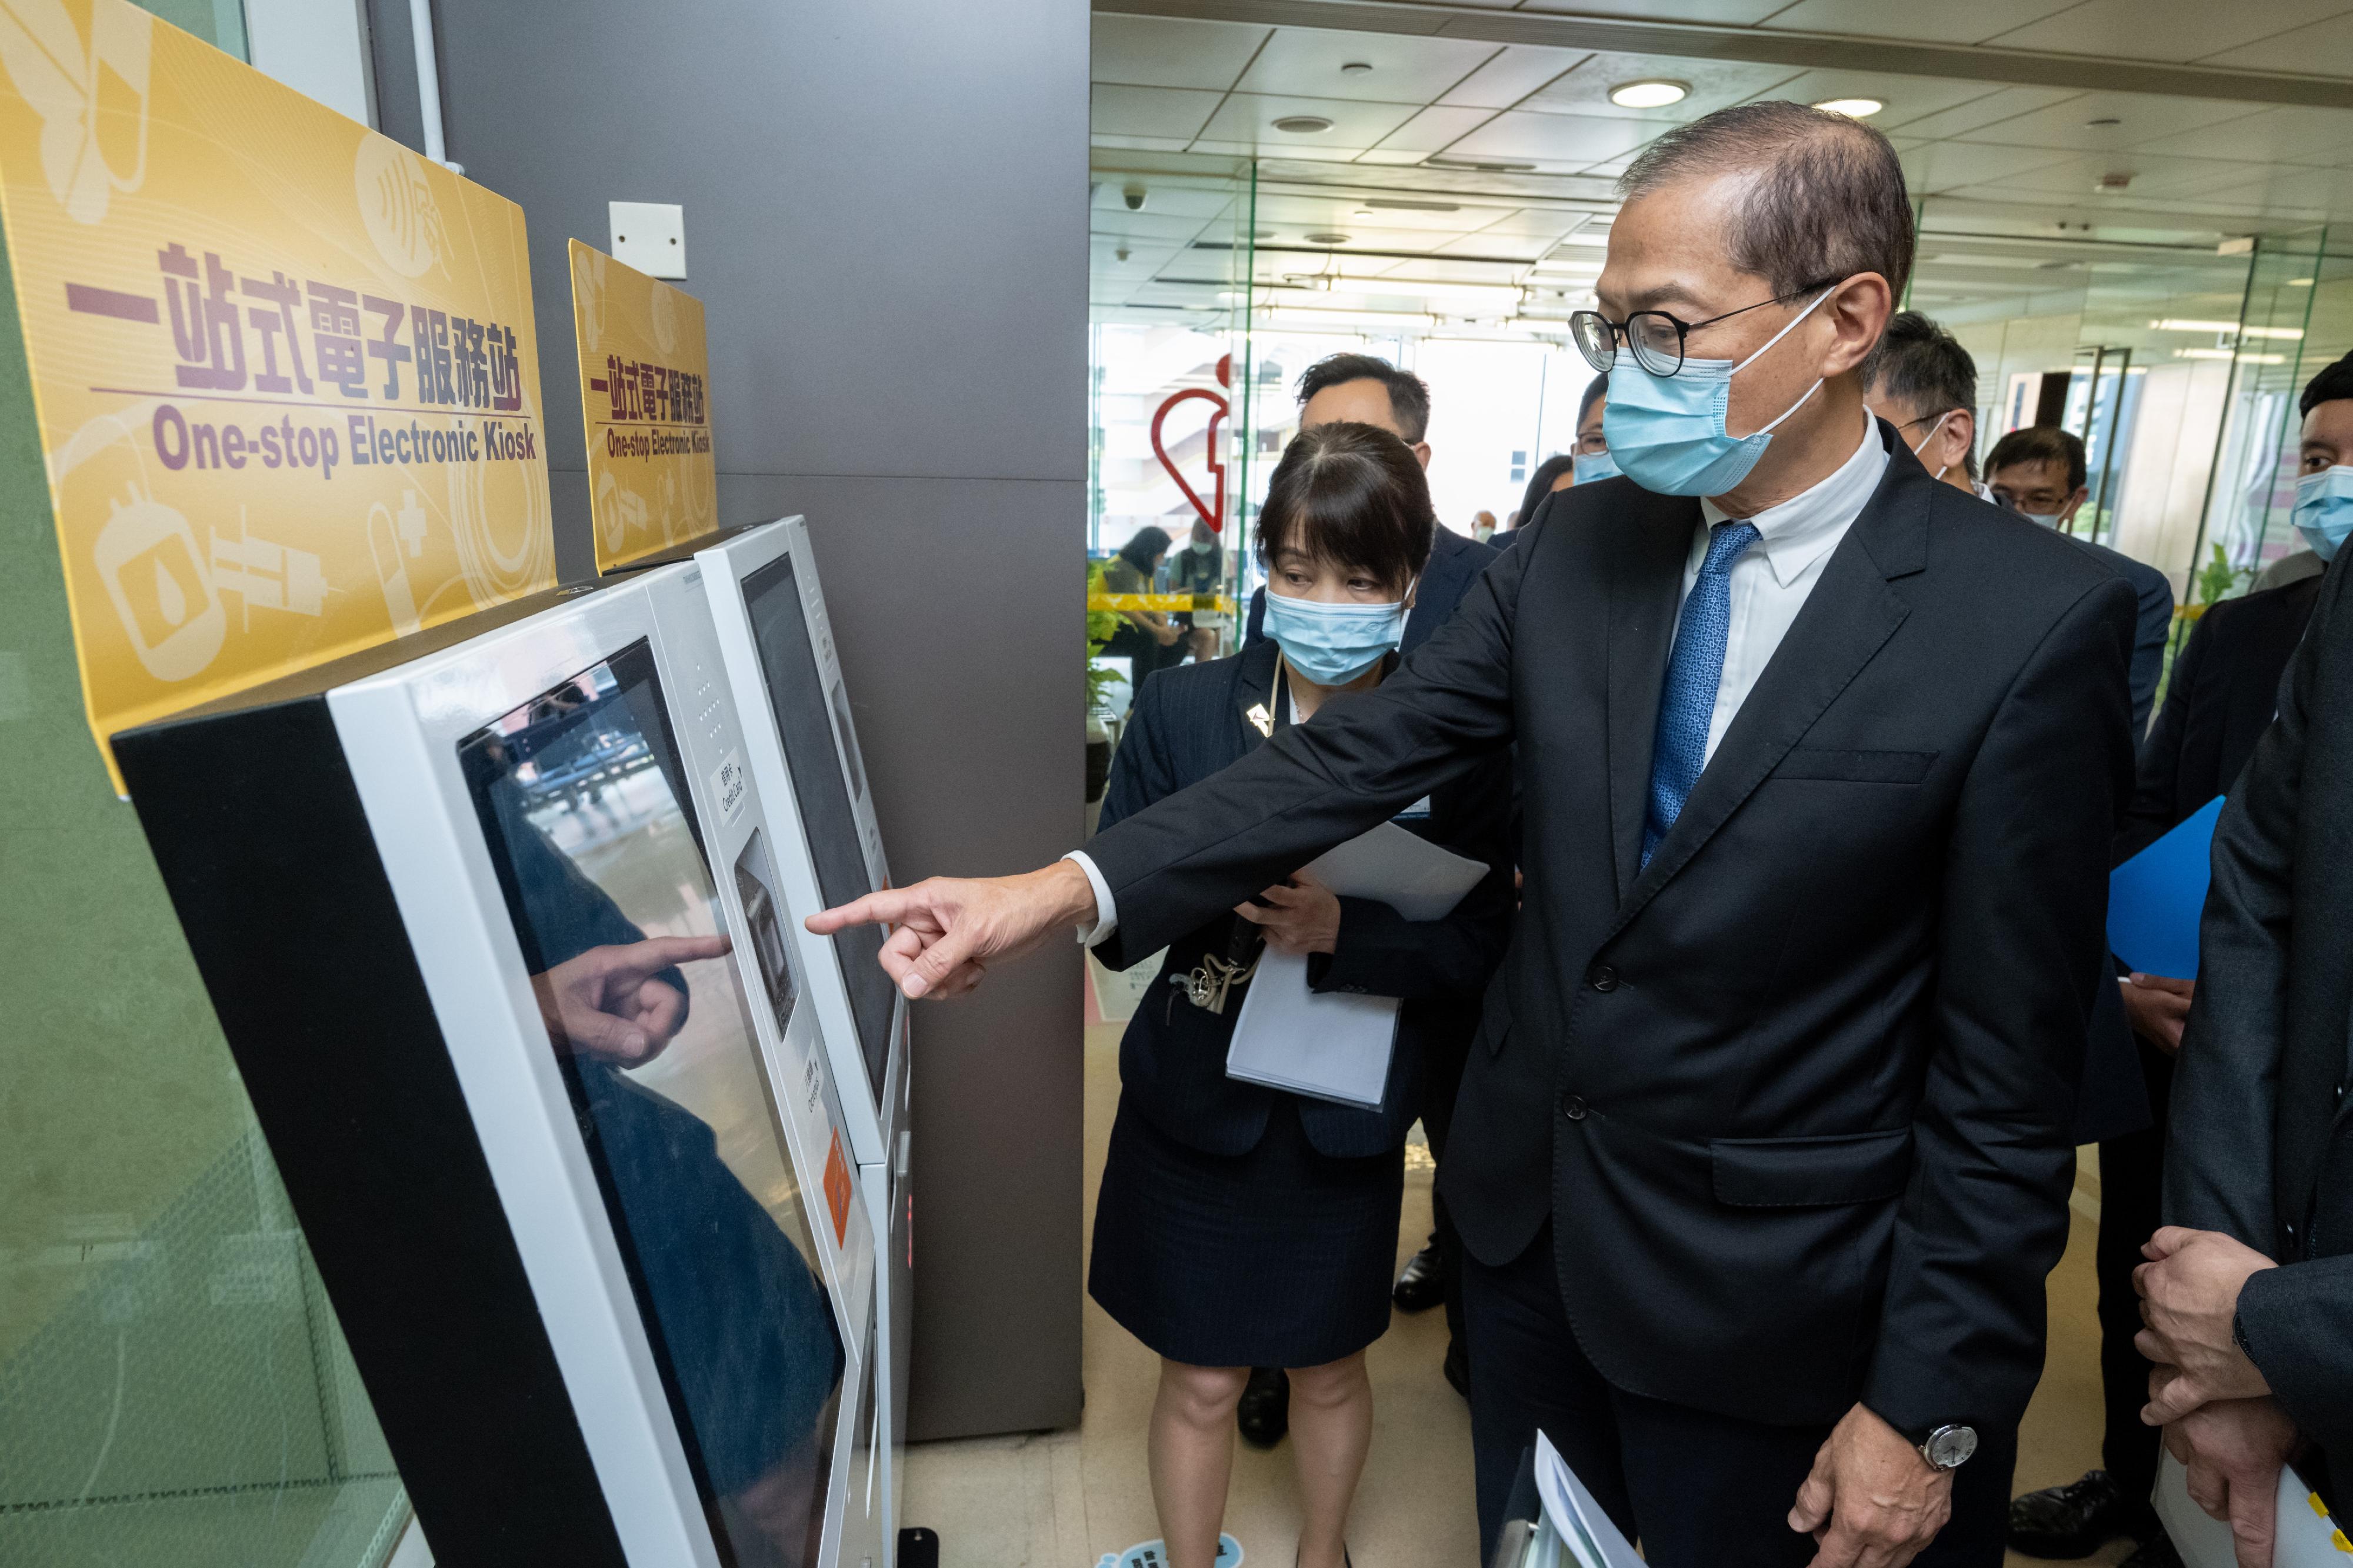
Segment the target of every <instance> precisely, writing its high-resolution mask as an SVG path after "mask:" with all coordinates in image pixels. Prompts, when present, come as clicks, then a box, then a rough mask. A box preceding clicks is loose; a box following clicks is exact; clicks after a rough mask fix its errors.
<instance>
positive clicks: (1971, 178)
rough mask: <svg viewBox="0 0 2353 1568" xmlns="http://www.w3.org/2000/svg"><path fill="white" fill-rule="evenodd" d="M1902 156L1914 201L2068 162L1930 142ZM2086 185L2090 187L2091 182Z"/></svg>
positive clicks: (2012, 150) (2029, 152)
mask: <svg viewBox="0 0 2353 1568" xmlns="http://www.w3.org/2000/svg"><path fill="white" fill-rule="evenodd" d="M1901 156H1902V159H1903V163H1904V183H1905V184H1906V185H1907V186H1909V187H1910V188H1911V192H1912V195H1915V197H1916V196H1927V195H1940V194H1943V193H1945V192H1947V191H1951V190H1954V189H1957V187H1959V186H1962V185H1977V184H1986V183H1988V182H1990V181H1998V180H2007V179H2010V178H2013V177H2014V176H2016V175H2019V174H2025V173H2027V172H2029V171H2030V170H2033V169H2038V168H2042V167H2043V166H2045V165H2047V164H2051V163H2064V162H2067V161H2068V159H2067V154H2066V153H2046V152H2042V151H2041V150H2039V149H2036V148H2032V147H1979V146H1975V145H1973V144H1971V143H1968V142H1930V143H1928V145H1926V147H1920V148H1915V150H1913V151H1912V152H1909V153H1903V154H1902V155H1901ZM2095 177H2096V176H2094V178H2095ZM2085 183H2086V184H2089V180H2088V179H2087V180H2086V182H2085Z"/></svg>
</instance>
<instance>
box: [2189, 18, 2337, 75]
mask: <svg viewBox="0 0 2353 1568" xmlns="http://www.w3.org/2000/svg"><path fill="white" fill-rule="evenodd" d="M2199 63H2200V65H2210V66H2237V67H2240V68H2242V69H2246V70H2274V71H2311V72H2316V73H2319V74H2321V75H2325V76H2353V28H2348V27H2347V26H2345V25H2344V24H2343V23H2342V22H2341V21H2328V22H2316V23H2313V24H2312V25H2311V26H2303V27H2295V28H2292V29H2290V30H2288V31H2286V32H2278V33H2274V34H2272V35H2271V36H2270V37H2265V38H2262V39H2259V40H2257V41H2255V42H2253V43H2248V44H2242V45H2241V46H2240V47H2237V48H2226V49H2221V50H2220V51H2218V52H2216V53H2213V54H2208V55H2200V57H2199Z"/></svg>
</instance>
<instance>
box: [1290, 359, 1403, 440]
mask: <svg viewBox="0 0 2353 1568" xmlns="http://www.w3.org/2000/svg"><path fill="white" fill-rule="evenodd" d="M1352 381H1377V382H1379V383H1380V384H1381V386H1382V389H1383V390H1385V391H1386V392H1388V395H1389V416H1390V417H1391V418H1393V419H1395V420H1396V421H1397V426H1398V433H1399V434H1401V435H1402V436H1404V437H1405V438H1406V440H1407V442H1408V443H1411V442H1415V441H1419V440H1420V439H1421V438H1422V437H1424V436H1426V435H1428V434H1429V433H1430V388H1429V386H1428V385H1426V384H1424V383H1423V381H1422V379H1421V377H1419V376H1418V375H1416V374H1413V373H1412V372H1411V371H1406V370H1399V369H1398V367H1397V366H1395V365H1393V364H1391V363H1389V362H1388V361H1387V360H1385V359H1379V358H1377V357H1375V356H1374V355H1372V354H1327V355H1325V356H1324V358H1322V359H1319V360H1317V361H1316V362H1315V363H1314V364H1311V365H1309V366H1308V367H1307V368H1306V369H1305V370H1303V371H1302V372H1300V373H1299V401H1300V404H1301V405H1302V406H1304V405H1306V402H1307V400H1308V399H1309V398H1311V397H1313V396H1314V395H1316V394H1317V393H1319V392H1322V391H1323V390H1324V388H1326V387H1332V386H1345V385H1347V384H1348V383H1350V382H1352Z"/></svg>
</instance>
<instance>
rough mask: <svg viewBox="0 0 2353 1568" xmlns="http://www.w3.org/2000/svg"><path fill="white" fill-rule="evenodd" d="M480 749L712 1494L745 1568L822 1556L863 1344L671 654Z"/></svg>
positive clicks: (485, 815)
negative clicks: (741, 932)
mask: <svg viewBox="0 0 2353 1568" xmlns="http://www.w3.org/2000/svg"><path fill="white" fill-rule="evenodd" d="M459 758H460V761H461V763H462V764H463V767H464V770H465V774H466V778H467V782H468V785H469V787H470V790H471V792H472V795H473V799H474V804H475V809H476V811H477V812H478V813H479V815H480V818H481V822H482V826H483V830H484V833H485V835H486V837H488V838H489V840H490V842H491V846H492V851H493V858H494V859H495V861H496V863H497V867H498V873H499V880H500V886H501V890H502V891H503V892H504V893H505V895H506V900H507V906H508V910H509V913H510V914H511V915H512V917H513V920H514V924H515V932H516V936H517V938H518V940H519V941H520V942H521V944H522V951H523V956H524V961H525V963H527V965H528V966H529V968H530V970H531V972H532V975H533V987H534V989H535V990H536V991H537V992H538V994H539V998H540V1007H541V1011H542V1014H543V1016H544V1017H545V1020H546V1023H547V1027H548V1033H549V1038H550V1041H551V1043H552V1044H553V1045H554V1047H555V1049H556V1052H557V1056H558V1060H559V1061H560V1062H561V1064H562V1066H563V1069H564V1077H565V1083H566V1086H567V1087H568V1088H569V1089H570V1091H571V1095H572V1100H573V1103H574V1107H575V1110H577V1112H578V1113H579V1116H580V1119H581V1126H582V1128H583V1130H584V1133H585V1134H586V1138H587V1142H588V1149H589V1155H590V1160H591V1163H593V1164H594V1165H595V1167H596V1173H597V1180H598V1183H599V1185H600V1186H601V1188H602V1190H603V1193H604V1196H605V1202H606V1205H607V1209H608V1211H609V1212H610V1213H611V1215H612V1217H613V1219H614V1222H615V1224H614V1232H615V1235H616V1237H617V1238H618V1239H619V1241H620V1243H621V1248H622V1255H623V1260H624V1262H625V1264H626V1265H627V1267H628V1274H629V1279H630V1284H631V1286H632V1287H633V1289H635V1291H636V1294H637V1299H638V1306H639V1309H640V1310H641V1311H642V1313H643V1315H644V1318H645V1321H646V1327H647V1332H648V1337H649V1340H650V1341H651V1342H652V1343H653V1348H654V1354H655V1360H656V1363H657V1364H658V1365H659V1368H660V1370H661V1374H662V1383H663V1387H664V1390H665V1392H666V1393H667V1394H668V1395H669V1399H670V1409H671V1412H672V1414H673V1415H674V1416H675V1417H676V1419H677V1422H678V1426H679V1431H680V1434H681V1437H682V1438H683V1439H684V1441H685V1444H686V1447H687V1458H688V1463H689V1466H690V1468H691V1469H692V1471H693V1473H694V1478H695V1482H696V1485H697V1487H698V1488H699V1489H701V1491H702V1496H703V1500H704V1503H705V1506H706V1507H707V1508H710V1509H712V1510H713V1517H714V1519H715V1520H716V1521H719V1524H720V1526H721V1530H722V1532H723V1545H724V1546H725V1547H726V1548H727V1549H728V1551H729V1553H730V1555H731V1556H732V1560H733V1562H734V1563H738V1564H741V1565H742V1568H771V1565H774V1568H797V1565H799V1564H803V1563H812V1562H814V1561H815V1560H816V1556H817V1552H818V1541H819V1536H820V1533H821V1531H822V1530H823V1527H824V1516H825V1508H824V1503H825V1487H826V1478H827V1476H828V1471H829V1468H830V1457H831V1447H832V1440H833V1428H834V1415H835V1409H836V1401H837V1400H838V1398H839V1389H840V1383H841V1374H842V1366H843V1358H842V1345H841V1339H840V1335H839V1331H838V1329H837V1328H836V1325H835V1323H834V1321H833V1312H832V1308H831V1305H830V1302H829V1301H828V1298H827V1296H826V1292H825V1288H824V1286H823V1285H822V1284H821V1283H820V1281H819V1279H818V1274H817V1272H816V1269H815V1266H814V1259H815V1257H816V1251H815V1247H814V1243H813V1241H812V1238H811V1237H810V1234H809V1225H808V1217H807V1206H806V1205H805V1204H804V1203H803V1201H802V1194H801V1192H800V1190H799V1186H798V1184H797V1181H796V1180H795V1177H794V1173H793V1168H792V1162H791V1160H790V1157H789V1156H788V1155H787V1153H786V1145H785V1141H784V1134H783V1130H782V1126H781V1123H780V1122H779V1121H778V1120H777V1117H776V1110H775V1107H774V1105H773V1103H772V1101H771V1100H770V1099H769V1097H768V1092H767V1080H766V1078H765V1074H764V1073H763V1072H762V1070H761V1068H760V1058H759V1055H758V1050H757V1047H756V1045H755V1039H756V1037H755V1035H754V1031H753V1029H752V1026H751V1021H750V1016H749V1015H748V1013H747V1012H746V1010H745V1000H744V994H743V992H742V989H741V987H740V986H739V984H737V982H736V978H735V969H734V966H733V964H731V963H728V962H727V960H726V958H725V956H724V955H725V954H726V953H727V952H728V950H729V946H730V941H729V938H728V936H727V934H726V932H724V931H723V930H722V928H721V915H720V905H719V902H718V900H717V898H716V897H715V895H714V893H713V890H712V880H711V877H710V874H709V871H708V869H707V864H706V861H705V858H704V855H703V851H702V845H701V843H700V841H699V839H698V837H697V834H696V829H695V825H694V823H693V822H692V821H691V818H690V817H689V816H688V815H687V813H686V810H685V809H684V806H683V805H682V803H683V801H684V800H685V799H686V798H687V792H686V790H685V787H684V785H683V783H682V778H681V772H680V762H679V755H678V750H677V746H676V742H675V741H674V739H673V735H672V731H671V729H670V718H669V714H668V711H667V710H666V709H665V708H664V706H663V702H662V696H661V691H660V688H659V683H658V681H657V679H656V678H655V674H654V670H653V663H652V657H651V654H650V652H649V649H648V647H647V646H646V645H645V644H644V643H642V642H640V643H638V644H636V645H635V646H633V647H630V648H629V649H628V650H626V651H624V652H623V653H621V654H619V655H617V656H616V657H615V658H612V659H611V660H610V661H608V662H607V663H605V664H600V665H598V666H596V668H592V669H589V670H587V671H586V672H584V673H583V674H581V675H579V676H578V677H576V678H575V679H571V680H568V681H566V682H565V683H564V684H563V685H561V686H559V687H557V688H555V689H553V690H551V691H548V692H546V693H543V695H542V696H540V697H538V698H537V699H535V700H533V701H531V702H529V703H527V704H525V705H524V706H522V707H521V708H518V709H516V710H514V711H513V712H512V713H509V714H507V715H506V716H504V717H503V718H501V719H499V720H498V721H495V722H493V723H491V724H490V725H488V726H486V727H485V728H483V729H482V730H480V731H477V732H475V733H474V734H472V735H470V736H468V737H467V738H466V739H465V740H464V741H463V742H460V744H459ZM756 869H757V868H756V867H754V868H746V867H744V866H743V865H741V864H739V866H738V867H737V868H736V874H737V875H739V876H743V875H746V874H748V871H749V870H756ZM774 936H775V933H774V932H773V931H758V930H755V931H754V941H753V945H754V951H755V954H758V953H759V950H760V949H761V948H762V947H763V946H764V945H765V943H767V942H773V941H774ZM761 956H763V957H765V954H761ZM763 976H764V979H765V980H766V982H767V984H769V986H770V988H771V991H772V994H773V991H774V988H775V986H776V980H775V979H774V978H773V977H770V976H769V975H768V974H767V972H766V969H765V964H764V966H763ZM785 984H786V986H787V987H789V984H790V980H789V968H787V969H786V981H785ZM788 1006H789V994H787V996H786V999H785V1000H784V1001H783V1002H781V1003H780V1004H779V1011H780V1013H781V1012H783V1011H784V1010H785V1009H786V1008H787V1007H788Z"/></svg>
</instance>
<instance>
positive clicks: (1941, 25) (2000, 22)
mask: <svg viewBox="0 0 2353 1568" xmlns="http://www.w3.org/2000/svg"><path fill="white" fill-rule="evenodd" d="M2075 3H2076V0H1970V3H1969V4H1968V5H1913V6H1906V7H1905V9H1904V11H1903V13H1902V15H1901V17H1900V19H1897V18H1891V17H1890V16H1889V6H1888V5H1887V0H1798V4H1796V5H1791V6H1790V7H1789V8H1788V10H1786V11H1777V12H1775V13H1774V14H1773V30H1774V31H1776V32H1779V31H1780V30H1781V29H1783V28H1785V27H1786V28H1788V29H1790V30H1792V31H1795V32H1800V33H1837V34H1839V35H1841V36H1842V37H1867V38H1913V39H1918V40H1921V41H1923V42H1926V43H1936V44H1975V43H1979V42H1982V41H1983V40H1984V39H1986V38H1988V37H1992V36H1993V35H1994V34H1996V33H2000V32H2005V31H2008V30H2009V29H2010V28H2012V27H2018V26H2024V25H2025V24H2027V23H2029V22H2035V21H2040V20H2041V19H2042V18H2043V17H2045V16H2050V15H2051V14H2052V13H2053V12H2055V11H2063V10H2065V9H2066V8H2067V7H2068V6H2070V5H2074V4H2075Z"/></svg>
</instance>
